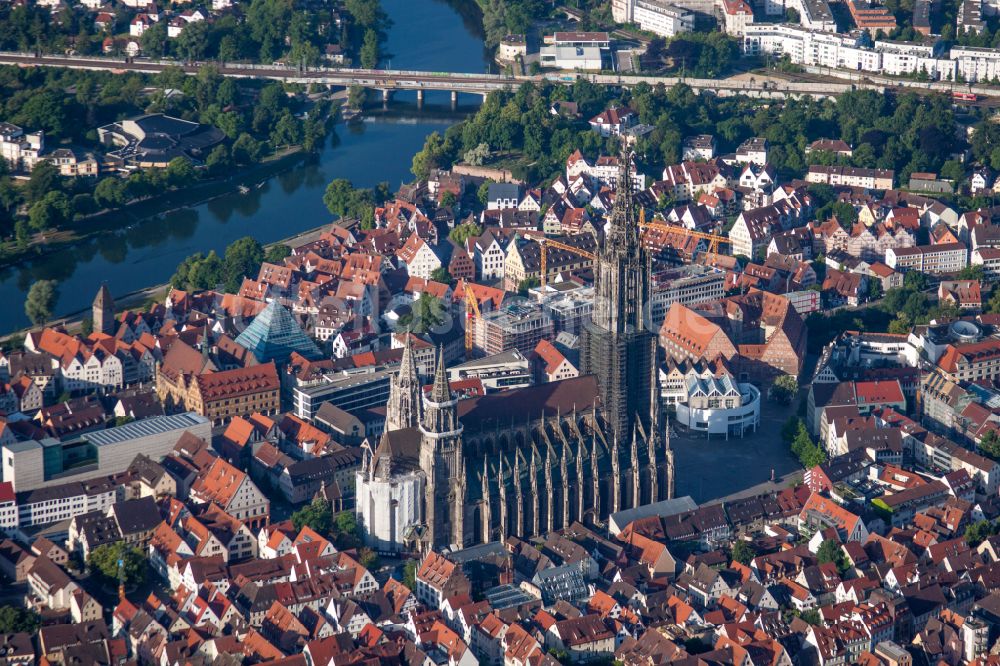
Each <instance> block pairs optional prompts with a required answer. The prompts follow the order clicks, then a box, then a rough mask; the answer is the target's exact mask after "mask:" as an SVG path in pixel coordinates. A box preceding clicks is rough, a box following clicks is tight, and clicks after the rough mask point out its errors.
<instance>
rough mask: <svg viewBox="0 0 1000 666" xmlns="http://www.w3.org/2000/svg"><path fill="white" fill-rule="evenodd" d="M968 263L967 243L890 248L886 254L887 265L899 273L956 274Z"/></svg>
mask: <svg viewBox="0 0 1000 666" xmlns="http://www.w3.org/2000/svg"><path fill="white" fill-rule="evenodd" d="M968 262H969V252H968V250H967V248H966V247H965V243H941V244H938V245H918V246H916V247H899V248H889V249H888V250H886V252H885V263H886V264H887V265H888V266H889V268H892V269H894V270H898V271H906V270H915V271H920V272H922V273H954V272H957V271H960V270H962V269H963V268H965V267H966V266H967V265H968Z"/></svg>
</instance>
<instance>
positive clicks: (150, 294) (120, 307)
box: [0, 222, 335, 347]
mask: <svg viewBox="0 0 1000 666" xmlns="http://www.w3.org/2000/svg"><path fill="white" fill-rule="evenodd" d="M333 224H335V223H333V222H328V223H326V224H322V225H320V226H318V227H315V228H313V229H309V230H307V231H303V232H300V233H297V234H295V235H293V236H289V237H288V238H282V239H281V240H277V241H274V242H273V243H267V244H265V245H264V249H265V250H266V249H268V248H271V247H274V246H276V245H288V246H289V247H297V246H299V245H305V244H306V243H310V242H312V241H314V240H316V239H317V238H319V236H320V235H322V234H323V232H325V231H327V230H328V229H330V227H331V226H332V225H333ZM168 293H170V283H169V282H165V283H162V284H157V285H153V286H150V287H144V288H142V289H136V290H135V291H131V292H129V293H127V294H122V295H121V296H117V297H115V315H117V314H118V313H120V312H123V311H125V310H134V309H136V308H141V309H145V308H146V306H147V305H149V304H150V303H152V302H159V301H162V300H163V299H165V298H166V297H167V294H168ZM89 315H90V308H89V307H85V308H81V309H79V310H77V311H75V312H70V313H69V314H66V315H63V316H62V317H59V318H57V319H53V320H51V321H48V322H46V323H45V324H44V325H45V326H47V327H53V326H61V327H63V328H65V329H66V330H67V331H69V332H70V333H75V332H78V331H79V330H80V327H81V326H82V325H83V320H84V319H85V318H86V317H87V316H89ZM37 328H40V327H38V326H28V327H26V328H23V329H21V330H19V331H13V332H11V333H7V334H5V335H2V336H0V345H3V346H5V347H6V346H9V345H8V343H9V342H11V341H17V340H21V339H23V338H24V336H25V335H26V334H27V333H28V332H29V331H31V330H33V329H37Z"/></svg>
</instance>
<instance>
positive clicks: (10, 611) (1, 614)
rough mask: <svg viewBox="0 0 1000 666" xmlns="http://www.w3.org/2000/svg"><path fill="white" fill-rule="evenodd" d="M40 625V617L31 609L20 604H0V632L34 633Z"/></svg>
mask: <svg viewBox="0 0 1000 666" xmlns="http://www.w3.org/2000/svg"><path fill="white" fill-rule="evenodd" d="M41 625H42V618H41V617H40V616H39V615H38V613H36V612H35V611H33V610H28V609H27V608H23V607H21V606H6V605H5V606H0V634H14V633H20V632H24V633H27V634H34V633H35V632H36V631H38V628H39V627H40V626H41Z"/></svg>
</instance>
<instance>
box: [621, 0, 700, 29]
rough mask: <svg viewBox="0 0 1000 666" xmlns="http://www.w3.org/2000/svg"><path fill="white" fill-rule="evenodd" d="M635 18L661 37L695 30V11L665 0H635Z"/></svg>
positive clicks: (641, 24) (642, 26) (642, 25)
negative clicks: (664, 0)
mask: <svg viewBox="0 0 1000 666" xmlns="http://www.w3.org/2000/svg"><path fill="white" fill-rule="evenodd" d="M633 20H634V21H635V22H636V23H638V24H639V27H640V28H642V29H643V30H649V31H650V32H653V33H656V34H657V35H660V36H661V37H673V36H674V35H679V34H680V33H682V32H691V31H692V30H694V12H692V11H690V10H689V9H685V8H683V7H678V6H677V5H673V4H668V3H666V2H663V0H635V8H634V9H633Z"/></svg>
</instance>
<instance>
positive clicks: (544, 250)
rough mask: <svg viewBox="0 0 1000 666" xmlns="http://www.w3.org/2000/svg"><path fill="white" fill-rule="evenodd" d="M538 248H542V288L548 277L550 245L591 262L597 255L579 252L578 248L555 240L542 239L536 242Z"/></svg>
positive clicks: (584, 251) (585, 251)
mask: <svg viewBox="0 0 1000 666" xmlns="http://www.w3.org/2000/svg"><path fill="white" fill-rule="evenodd" d="M538 244H539V246H541V248H542V272H541V280H540V282H541V284H542V286H543V287H544V286H545V284H546V282H547V280H548V276H549V269H548V246H549V245H551V246H552V247H554V248H558V249H560V250H566V251H567V252H572V253H573V254H577V255H580V256H581V257H586V258H587V259H590V260H591V261H594V260H596V259H597V255H596V254H594V253H593V252H588V251H587V250H581V249H580V248H578V247H573V246H572V245H567V244H566V243H560V242H559V241H557V240H552V239H551V238H543V239H541V240H539V241H538Z"/></svg>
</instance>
